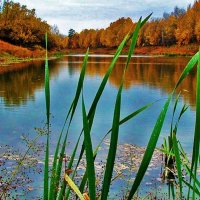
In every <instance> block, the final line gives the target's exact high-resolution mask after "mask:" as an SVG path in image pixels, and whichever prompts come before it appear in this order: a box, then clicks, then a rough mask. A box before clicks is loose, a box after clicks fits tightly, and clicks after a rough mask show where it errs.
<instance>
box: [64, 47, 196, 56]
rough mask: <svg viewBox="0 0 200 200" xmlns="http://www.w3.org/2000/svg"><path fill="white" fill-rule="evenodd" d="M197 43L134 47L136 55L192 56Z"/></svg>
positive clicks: (100, 51)
mask: <svg viewBox="0 0 200 200" xmlns="http://www.w3.org/2000/svg"><path fill="white" fill-rule="evenodd" d="M198 48H199V47H198V45H197V44H190V45H185V46H178V45H173V46H170V47H166V46H145V47H136V49H135V54H136V55H163V56H192V55H194V54H195V53H196V52H197V51H198ZM115 51H116V48H95V49H94V48H91V49H90V53H91V54H92V53H93V54H95V53H96V54H114V53H115ZM127 52H128V48H127V47H125V48H124V49H123V51H122V53H123V54H125V53H127ZM65 53H85V49H81V48H78V49H68V50H67V51H65Z"/></svg>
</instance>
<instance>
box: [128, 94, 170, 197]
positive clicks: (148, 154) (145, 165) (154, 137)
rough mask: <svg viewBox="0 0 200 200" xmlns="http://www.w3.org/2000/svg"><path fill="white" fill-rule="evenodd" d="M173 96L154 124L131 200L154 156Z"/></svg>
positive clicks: (131, 192) (130, 194)
mask: <svg viewBox="0 0 200 200" xmlns="http://www.w3.org/2000/svg"><path fill="white" fill-rule="evenodd" d="M171 98H172V95H170V96H169V98H168V99H167V101H166V103H165V105H164V107H163V109H162V111H161V113H160V115H159V117H158V119H157V122H156V124H155V126H154V129H153V132H152V134H151V137H150V140H149V142H148V145H147V148H146V151H145V153H144V156H143V159H142V162H141V164H140V167H139V170H138V173H137V175H136V178H135V181H134V183H133V186H132V188H131V191H130V193H129V196H128V199H129V200H131V199H132V198H133V195H134V194H135V192H136V191H137V188H138V187H139V185H140V183H141V181H142V179H143V177H144V174H145V172H146V170H147V168H148V165H149V163H150V160H151V158H152V155H153V152H154V149H155V147H156V143H157V140H158V137H159V135H160V132H161V129H162V126H163V123H164V119H165V116H166V113H167V110H168V107H169V103H170V101H171Z"/></svg>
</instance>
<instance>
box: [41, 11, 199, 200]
mask: <svg viewBox="0 0 200 200" xmlns="http://www.w3.org/2000/svg"><path fill="white" fill-rule="evenodd" d="M150 16H151V15H149V16H148V17H147V18H145V19H144V20H143V21H142V19H140V20H139V21H138V23H137V26H136V27H135V30H134V31H133V32H132V33H129V34H128V35H127V36H126V37H125V38H124V40H123V41H122V42H121V44H120V45H119V47H118V49H117V51H116V53H115V55H114V57H113V60H112V62H111V64H110V66H109V68H108V70H107V72H106V74H105V76H104V78H103V80H102V82H101V84H100V86H99V88H98V90H97V93H96V95H95V98H94V100H93V101H92V103H91V106H90V109H89V111H88V112H87V111H86V108H85V101H84V88H83V83H84V77H85V72H86V68H87V60H88V55H89V50H87V52H86V54H85V57H84V61H83V65H82V70H81V73H80V77H79V81H78V85H77V89H76V93H75V96H74V98H73V101H72V103H71V106H70V108H69V110H68V113H67V116H66V119H65V122H64V125H63V128H62V130H61V133H60V136H59V138H58V142H57V146H56V149H55V153H54V159H53V165H52V169H51V175H49V162H48V160H49V134H47V143H46V158H45V172H44V195H43V199H45V200H47V199H60V200H61V199H63V198H65V199H69V198H70V194H71V192H70V190H71V189H72V190H73V191H74V193H75V194H76V195H77V196H78V197H79V198H80V199H87V198H90V199H96V198H98V199H101V200H105V199H107V198H108V195H109V189H110V185H111V182H112V176H113V167H114V165H115V158H116V151H117V146H118V145H117V144H118V134H119V127H120V125H122V124H123V123H125V122H127V121H129V120H130V119H132V118H133V117H135V116H136V115H137V114H139V113H141V112H142V111H144V110H145V109H146V108H148V107H149V106H151V105H152V104H148V105H145V106H144V107H142V108H140V109H138V110H136V111H134V112H132V113H131V114H129V115H128V116H126V117H125V118H123V119H121V118H120V111H121V94H122V91H123V83H124V78H125V75H126V70H127V68H128V66H129V62H130V59H131V56H132V54H133V53H134V49H135V46H136V41H137V37H138V33H139V30H140V28H141V27H142V26H143V25H144V24H145V22H146V21H147V20H148V19H149V17H150ZM129 40H131V45H130V48H129V52H128V55H127V61H126V64H125V66H124V73H123V76H122V78H121V84H120V86H119V88H118V93H117V96H116V101H115V108H114V114H113V123H112V127H111V129H110V130H109V131H108V132H107V133H106V134H105V137H106V136H108V135H110V141H109V151H108V155H107V161H106V166H105V171H104V176H103V182H102V185H101V189H100V192H98V193H97V191H96V188H97V185H96V183H97V177H96V173H95V164H94V161H95V158H96V155H97V153H98V150H99V147H100V146H101V145H102V142H103V140H104V139H105V137H104V138H102V140H101V141H100V143H99V144H98V145H97V147H96V149H95V150H94V148H93V144H92V140H91V128H92V125H93V122H94V118H95V113H96V109H97V106H98V102H99V100H100V98H101V95H102V93H103V91H104V88H105V86H106V83H107V81H108V78H109V76H110V74H111V72H112V70H113V68H114V66H115V63H116V61H117V59H118V57H119V55H120V54H121V52H122V49H123V48H124V46H125V45H126V43H127V42H128V41H129ZM46 43H47V36H46ZM197 62H198V63H199V64H198V67H197V72H198V79H197V90H196V91H197V106H196V125H195V136H194V143H193V156H192V162H191V167H190V168H189V167H188V166H186V168H187V169H188V171H189V173H190V181H189V183H188V182H186V181H185V180H183V179H182V173H181V165H182V164H183V161H182V160H181V158H180V148H179V145H178V141H177V139H176V134H175V131H176V128H177V126H176V125H175V128H171V133H170V145H172V144H173V145H172V146H173V152H171V153H173V154H172V155H173V162H174V163H175V164H176V168H177V171H178V181H179V185H180V194H182V185H183V183H184V184H185V185H186V186H188V188H189V190H188V198H189V196H190V194H191V191H192V195H193V197H195V194H197V195H199V192H198V187H199V181H198V179H197V166H198V164H199V156H198V155H199V142H200V136H199V134H198V132H199V131H200V107H199V106H200V93H199V87H200V80H199V76H200V69H199V68H200V53H199V52H198V53H196V54H195V55H194V56H193V57H192V58H191V60H190V61H189V63H188V64H187V65H186V67H185V69H184V71H183V73H182V74H181V76H180V78H179V80H178V81H177V83H176V85H175V86H174V88H173V90H172V92H171V93H170V95H169V97H168V98H167V100H166V102H165V105H164V106H163V108H162V110H161V112H160V114H159V116H158V119H157V121H156V123H155V126H154V129H153V131H152V133H151V136H150V139H149V142H148V145H147V147H146V151H145V153H144V156H143V159H142V161H141V164H140V167H139V169H138V172H137V174H136V177H135V180H134V182H133V185H132V187H131V189H130V191H129V192H128V195H127V199H132V198H133V197H134V195H135V193H136V191H137V189H138V187H139V185H140V183H141V181H142V180H143V177H144V175H145V172H146V170H147V168H148V166H149V163H150V161H151V159H152V156H153V153H154V150H155V148H156V144H157V141H158V138H159V136H160V133H161V130H162V126H163V123H164V120H165V117H166V113H167V111H168V108H169V105H170V103H171V101H172V97H173V95H174V94H175V92H176V89H177V88H178V86H179V85H180V84H181V83H182V81H183V80H184V79H185V78H186V76H187V75H188V73H189V72H190V71H191V70H192V69H193V68H194V67H195V66H196V64H197ZM45 94H46V117H47V127H48V131H49V124H50V87H49V70H48V59H47V56H46V65H45ZM80 98H81V99H82V118H83V128H82V131H81V133H80V136H79V138H78V140H77V143H76V145H75V148H74V150H73V153H72V155H71V158H70V160H69V162H68V166H67V167H66V166H64V167H63V163H64V157H65V149H66V145H67V139H68V134H69V130H70V126H71V123H72V120H73V117H74V113H75V112H76V110H77V104H78V101H79V99H80ZM177 103H178V101H176V103H175V108H174V112H175V110H176V105H177ZM185 110H186V107H183V110H182V111H181V114H180V117H181V115H182V114H183V113H184V112H185ZM173 116H174V113H173ZM172 120H173V119H172ZM172 122H173V121H172ZM172 124H173V123H172ZM65 127H67V131H66V132H65V131H64V130H65ZM82 136H83V137H84V141H83V144H82V146H81V151H80V152H78V146H79V145H80V144H79V143H80V141H81V137H82ZM62 139H63V143H61V140H62ZM60 145H61V149H60V148H59V147H60ZM172 146H170V147H169V152H170V151H171V150H172ZM77 152H78V157H79V158H78V161H77V162H76V164H75V165H74V162H75V156H76V154H77ZM84 153H85V156H86V170H85V174H84V175H83V177H82V180H81V183H80V185H79V186H78V185H77V184H76V183H75V181H74V177H75V174H76V172H77V168H78V166H79V164H80V161H81V159H82V157H83V155H84ZM168 159H169V160H170V159H172V157H171V155H170V157H169V158H168ZM63 169H64V172H63ZM70 174H71V175H70ZM49 177H50V178H49ZM86 184H87V185H88V192H87V191H86V190H85V187H86Z"/></svg>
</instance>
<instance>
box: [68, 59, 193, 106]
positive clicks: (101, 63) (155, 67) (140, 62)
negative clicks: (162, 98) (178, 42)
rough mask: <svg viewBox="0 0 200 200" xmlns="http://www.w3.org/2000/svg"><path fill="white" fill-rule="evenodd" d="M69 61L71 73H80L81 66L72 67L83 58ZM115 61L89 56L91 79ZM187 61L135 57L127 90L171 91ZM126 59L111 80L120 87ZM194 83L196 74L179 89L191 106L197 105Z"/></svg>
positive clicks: (117, 65) (187, 79)
mask: <svg viewBox="0 0 200 200" xmlns="http://www.w3.org/2000/svg"><path fill="white" fill-rule="evenodd" d="M66 59H68V60H70V63H71V64H70V65H69V68H71V69H70V71H72V70H80V68H81V64H79V65H78V64H76V65H73V64H72V63H73V62H80V63H81V61H82V60H83V57H68V58H66ZM111 59H112V58H105V57H104V58H102V57H101V58H100V57H98V58H97V57H90V58H89V61H88V66H87V74H88V75H90V76H96V75H100V76H103V75H104V74H105V72H106V70H107V69H108V67H109V63H110V62H111ZM188 61H189V59H188V58H185V57H182V58H181V57H179V58H168V57H146V58H144V57H143V58H139V57H137V58H133V59H132V60H131V63H130V66H129V68H128V71H127V74H126V80H125V84H124V86H125V88H127V89H128V88H130V87H131V86H133V85H147V86H149V87H155V88H160V89H162V90H164V91H165V92H171V91H172V89H173V88H174V86H175V84H176V82H177V81H178V78H179V77H180V75H181V73H182V71H183V69H184V67H185V66H186V64H187V62H188ZM125 62H126V58H124V57H123V58H119V60H118V62H117V64H116V67H115V68H114V69H113V72H112V74H111V76H110V78H109V81H110V83H111V84H113V85H115V86H116V87H118V86H119V84H120V80H121V77H122V74H123V66H124V63H125ZM195 81H196V72H195V71H192V72H191V74H190V75H189V76H188V77H187V78H186V79H185V80H184V81H183V83H182V84H181V85H180V86H179V88H178V89H179V90H180V91H182V93H183V97H184V98H185V99H186V100H187V101H189V103H190V104H191V105H194V104H195V98H196V96H195V87H196V85H195Z"/></svg>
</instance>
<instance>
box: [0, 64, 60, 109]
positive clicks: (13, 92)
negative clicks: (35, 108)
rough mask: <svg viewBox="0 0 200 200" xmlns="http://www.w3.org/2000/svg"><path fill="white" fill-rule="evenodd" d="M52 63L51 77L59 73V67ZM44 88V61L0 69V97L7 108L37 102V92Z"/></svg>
mask: <svg viewBox="0 0 200 200" xmlns="http://www.w3.org/2000/svg"><path fill="white" fill-rule="evenodd" d="M50 63H52V65H51V70H50V77H56V75H58V73H59V69H58V67H59V65H58V63H56V62H55V61H50ZM43 88H44V61H35V62H30V63H27V62H25V63H16V64H12V65H10V66H6V67H4V68H0V96H1V97H2V98H3V100H4V103H5V106H19V105H23V104H26V103H27V101H29V100H35V92H36V91H37V90H40V89H43Z"/></svg>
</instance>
